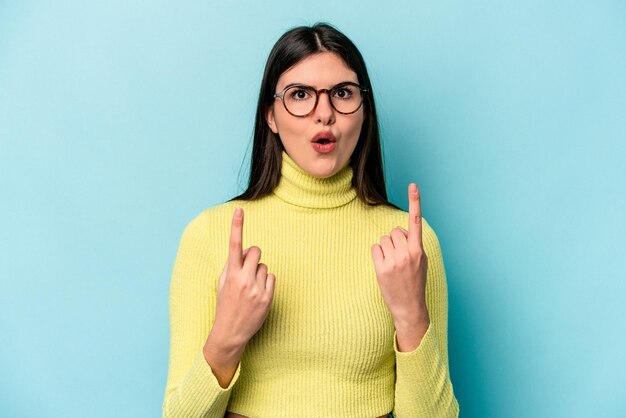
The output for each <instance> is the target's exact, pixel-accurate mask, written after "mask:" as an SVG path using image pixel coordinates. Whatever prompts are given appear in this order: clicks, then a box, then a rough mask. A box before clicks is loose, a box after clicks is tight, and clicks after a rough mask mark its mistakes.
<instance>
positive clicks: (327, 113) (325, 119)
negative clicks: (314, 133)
mask: <svg viewBox="0 0 626 418" xmlns="http://www.w3.org/2000/svg"><path fill="white" fill-rule="evenodd" d="M315 118H316V120H318V121H320V122H322V123H324V124H328V123H332V122H333V121H334V120H335V109H333V106H332V104H331V103H330V94H329V93H328V92H326V91H325V92H322V93H319V97H318V99H317V107H316V108H315Z"/></svg>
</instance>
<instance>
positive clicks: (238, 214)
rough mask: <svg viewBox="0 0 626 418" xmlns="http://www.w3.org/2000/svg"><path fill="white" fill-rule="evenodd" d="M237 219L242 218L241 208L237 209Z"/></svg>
mask: <svg viewBox="0 0 626 418" xmlns="http://www.w3.org/2000/svg"><path fill="white" fill-rule="evenodd" d="M235 218H237V219H239V218H241V208H237V209H235Z"/></svg>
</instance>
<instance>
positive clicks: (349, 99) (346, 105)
mask: <svg viewBox="0 0 626 418" xmlns="http://www.w3.org/2000/svg"><path fill="white" fill-rule="evenodd" d="M315 95H316V92H315V90H314V89H313V88H311V87H304V86H293V87H290V88H288V89H287V90H285V95H284V96H283V97H284V103H285V107H286V108H287V110H288V111H289V112H291V113H293V114H294V115H298V116H304V115H308V114H309V113H310V112H311V111H312V110H313V107H314V106H315ZM320 100H322V98H320ZM330 100H331V102H332V104H333V106H334V107H335V109H336V110H337V111H338V112H341V113H352V112H355V111H356V110H357V109H358V108H359V106H360V105H361V102H362V100H363V97H362V95H361V90H360V89H359V88H358V87H357V86H353V85H350V84H348V85H344V86H338V87H335V88H333V89H332V90H331V92H330Z"/></svg>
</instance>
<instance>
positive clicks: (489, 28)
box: [0, 0, 626, 418]
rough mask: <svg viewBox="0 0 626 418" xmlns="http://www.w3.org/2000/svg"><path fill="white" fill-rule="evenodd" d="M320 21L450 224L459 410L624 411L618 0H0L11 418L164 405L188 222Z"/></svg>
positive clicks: (6, 365)
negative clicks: (174, 289) (172, 309)
mask: <svg viewBox="0 0 626 418" xmlns="http://www.w3.org/2000/svg"><path fill="white" fill-rule="evenodd" d="M318 20H324V21H328V22H330V23H332V24H334V25H336V26H337V27H338V28H339V29H340V30H342V31H343V32H344V33H345V34H346V35H348V36H349V37H350V38H351V39H352V40H353V41H354V42H355V43H356V45H357V46H358V47H359V49H360V50H361V52H362V53H363V55H364V57H365V60H366V63H367V65H368V69H369V72H370V76H371V79H372V82H373V86H374V94H375V98H376V100H377V104H378V110H379V113H380V123H381V129H382V137H383V142H384V155H385V164H386V177H387V181H388V187H389V192H390V196H391V200H392V201H394V202H395V203H396V204H398V205H400V206H402V207H403V208H405V209H406V208H407V201H406V196H405V192H406V186H407V184H408V183H409V182H411V181H416V182H417V183H418V185H419V186H420V190H421V193H422V207H423V213H424V217H425V218H426V219H427V220H428V221H429V223H430V224H431V225H432V226H433V227H434V229H435V231H436V232H437V234H438V236H439V239H440V242H441V245H442V251H443V256H444V261H445V263H446V271H447V275H448V286H449V302H450V308H449V313H450V318H449V320H450V323H449V349H450V367H451V377H452V382H453V385H454V389H455V393H456V396H457V398H458V400H459V403H460V406H461V416H462V417H533V418H534V417H617V416H624V415H623V414H624V411H625V410H626V400H625V397H624V393H625V392H624V388H625V387H626V355H625V354H624V353H625V352H626V348H625V347H626V344H625V343H626V325H625V319H626V304H625V303H624V300H625V295H626V280H624V279H625V273H624V272H625V271H626V261H625V260H624V259H625V257H624V254H625V253H626V252H625V245H624V237H625V235H626V222H625V221H624V215H625V213H626V195H625V193H624V189H625V188H624V185H625V180H626V172H625V163H626V158H625V154H626V152H625V151H626V146H625V140H626V5H625V3H624V2H623V1H591V0H589V1H586V2H585V1H567V2H566V1H550V2H545V1H538V0H527V1H524V2H520V1H513V0H510V1H487V0H482V1H481V0H478V1H472V2H465V1H446V0H444V1H441V0H439V1H429V2H426V1H415V2H408V1H407V2H393V3H387V2H372V1H369V2H363V1H345V2H336V1H318V2H314V3H310V2H307V3H306V4H305V5H302V6H299V5H297V4H296V3H294V2H287V1H284V2H278V1H273V2H256V3H253V2H248V3H246V4H242V3H241V2H232V3H231V4H226V3H216V2H200V1H176V2H174V1H170V2H167V1H133V2H128V1H107V2H89V3H87V2H84V1H78V0H74V1H56V2H52V1H19V2H18V1H15V2H6V1H0V200H1V203H0V229H1V237H2V238H1V240H0V278H1V280H0V335H1V337H0V338H1V340H2V342H1V343H0V376H1V378H0V416H2V417H16V418H17V417H20V418H21V417H34V416H45V417H112V416H120V417H156V416H160V414H161V403H162V400H163V394H164V388H165V380H166V375H167V362H168V349H169V346H168V344H169V323H168V290H169V289H168V287H169V280H170V274H171V269H172V266H173V263H174V258H175V255H176V249H177V246H178V240H179V239H180V236H181V234H182V232H183V229H184V227H185V225H186V224H187V222H189V221H190V220H191V219H192V218H193V217H195V216H196V215H197V214H198V213H200V211H201V210H202V209H204V208H206V207H209V206H213V205H215V204H219V203H221V202H223V201H225V200H226V199H228V198H230V197H232V196H234V195H235V194H237V193H239V192H241V191H242V190H243V187H244V186H245V184H246V179H247V167H248V159H249V157H250V151H251V140H252V126H253V117H254V111H255V106H256V98H257V94H258V89H259V86H260V80H261V76H262V71H263V67H264V65H265V60H266V58H267V55H268V53H269V51H270V49H271V47H272V45H273V44H274V42H276V40H277V39H278V37H279V36H280V35H281V34H282V33H283V32H284V31H286V30H287V29H289V28H291V27H292V26H296V25H301V24H307V25H308V24H312V23H314V22H316V21H318Z"/></svg>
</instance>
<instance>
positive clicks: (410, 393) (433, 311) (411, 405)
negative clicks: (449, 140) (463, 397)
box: [393, 222, 459, 418]
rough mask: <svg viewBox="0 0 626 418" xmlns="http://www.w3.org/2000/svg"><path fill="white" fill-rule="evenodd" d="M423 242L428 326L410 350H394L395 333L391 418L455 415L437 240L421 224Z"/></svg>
mask: <svg viewBox="0 0 626 418" xmlns="http://www.w3.org/2000/svg"><path fill="white" fill-rule="evenodd" d="M422 235H423V243H424V248H425V250H426V255H427V257H428V272H427V278H426V305H427V308H428V314H429V317H430V326H429V327H428V329H427V330H426V333H425V334H424V337H423V338H422V341H421V343H420V345H419V346H418V347H417V348H416V349H415V350H413V351H410V352H400V351H398V342H397V340H396V333H394V350H395V354H396V388H395V405H394V409H393V416H394V418H448V417H450V418H451V417H458V415H459V404H458V402H457V400H456V398H455V396H454V391H453V387H452V382H451V381H450V373H449V367H448V337H447V334H448V290H447V284H446V273H445V269H444V265H443V257H442V254H441V248H440V246H439V240H438V238H437V235H436V234H435V231H434V230H433V229H432V228H431V227H430V226H429V225H428V224H427V223H426V222H424V224H423V234H422Z"/></svg>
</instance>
